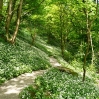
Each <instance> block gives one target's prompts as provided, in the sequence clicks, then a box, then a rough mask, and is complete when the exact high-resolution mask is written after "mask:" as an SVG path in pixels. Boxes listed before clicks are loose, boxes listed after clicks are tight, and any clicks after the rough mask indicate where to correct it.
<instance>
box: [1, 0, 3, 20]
mask: <svg viewBox="0 0 99 99" xmlns="http://www.w3.org/2000/svg"><path fill="white" fill-rule="evenodd" d="M2 7H3V0H0V21H1V20H2Z"/></svg>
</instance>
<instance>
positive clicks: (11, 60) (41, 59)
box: [0, 39, 50, 83]
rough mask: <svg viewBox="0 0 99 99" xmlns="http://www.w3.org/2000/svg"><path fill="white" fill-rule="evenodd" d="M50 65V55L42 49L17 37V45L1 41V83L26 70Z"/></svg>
mask: <svg viewBox="0 0 99 99" xmlns="http://www.w3.org/2000/svg"><path fill="white" fill-rule="evenodd" d="M48 67H50V64H49V60H48V56H47V54H46V53H45V52H43V51H41V50H40V49H38V48H36V47H33V46H30V44H29V43H26V42H24V41H23V40H21V39H17V43H16V44H15V45H11V44H7V43H3V42H0V78H1V79H0V83H2V82H4V81H5V80H6V79H11V78H13V77H16V76H18V75H20V74H22V73H25V72H32V71H33V70H39V69H46V68H48Z"/></svg>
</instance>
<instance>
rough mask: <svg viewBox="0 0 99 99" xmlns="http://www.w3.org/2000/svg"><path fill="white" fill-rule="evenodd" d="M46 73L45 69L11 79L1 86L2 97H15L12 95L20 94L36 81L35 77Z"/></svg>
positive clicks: (0, 96) (0, 97)
mask: <svg viewBox="0 0 99 99" xmlns="http://www.w3.org/2000/svg"><path fill="white" fill-rule="evenodd" d="M43 73H44V70H40V71H34V72H32V73H25V74H22V75H21V76H19V77H17V78H14V79H11V80H9V81H7V82H5V83H4V84H2V85H1V86H0V99H6V98H8V99H13V98H10V97H14V96H16V95H17V96H18V94H19V93H20V91H21V90H22V89H23V88H24V87H27V86H28V85H30V84H32V83H33V82H34V79H35V78H36V77H37V76H38V75H41V74H43Z"/></svg>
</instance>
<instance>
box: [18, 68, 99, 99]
mask: <svg viewBox="0 0 99 99" xmlns="http://www.w3.org/2000/svg"><path fill="white" fill-rule="evenodd" d="M27 98H28V99H80V98H82V99H98V98H99V89H97V88H96V87H95V85H94V84H93V82H92V81H91V80H90V79H89V78H87V80H86V81H85V82H84V83H83V82H82V79H81V77H80V76H79V77H74V76H72V75H71V74H68V73H65V72H60V71H59V70H57V69H51V70H49V71H48V72H47V73H45V74H44V75H43V76H40V77H38V78H37V79H36V80H35V83H34V85H31V86H29V87H26V88H25V89H24V90H23V91H22V92H21V93H20V99H27Z"/></svg>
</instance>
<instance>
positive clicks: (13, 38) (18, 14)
mask: <svg viewBox="0 0 99 99" xmlns="http://www.w3.org/2000/svg"><path fill="white" fill-rule="evenodd" d="M22 4H23V0H20V3H19V7H18V12H17V23H16V28H15V32H14V34H13V37H12V43H14V42H15V39H16V36H17V33H18V29H19V25H20V18H21V11H22Z"/></svg>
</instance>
